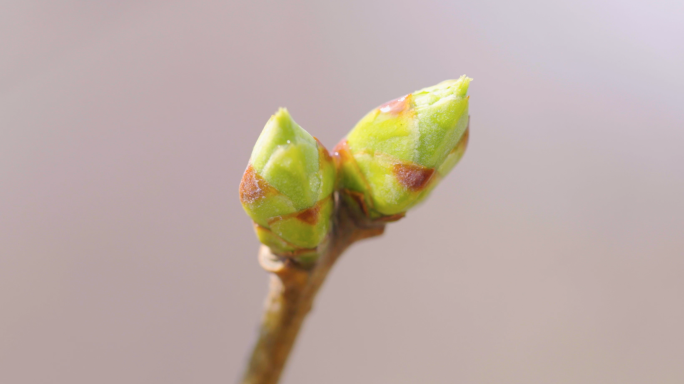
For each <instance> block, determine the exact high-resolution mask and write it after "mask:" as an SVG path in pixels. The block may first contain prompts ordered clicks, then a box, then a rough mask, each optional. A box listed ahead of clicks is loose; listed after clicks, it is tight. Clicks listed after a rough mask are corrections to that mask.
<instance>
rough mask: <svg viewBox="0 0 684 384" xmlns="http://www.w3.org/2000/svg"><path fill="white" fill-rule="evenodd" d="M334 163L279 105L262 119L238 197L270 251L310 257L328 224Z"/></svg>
mask: <svg viewBox="0 0 684 384" xmlns="http://www.w3.org/2000/svg"><path fill="white" fill-rule="evenodd" d="M334 182H335V166H334V163H333V160H332V158H331V157H330V154H329V153H328V151H327V150H326V149H325V147H323V145H322V144H321V143H320V142H319V141H318V140H317V139H316V138H314V137H313V136H311V135H310V134H309V133H308V132H306V131H305V130H304V129H303V128H302V127H300V126H299V125H298V124H297V123H295V121H294V120H292V117H291V116H290V114H289V113H288V112H287V110H286V109H284V108H281V109H279V110H278V112H276V114H275V115H273V116H271V118H270V119H269V120H268V122H267V123H266V126H265V127H264V130H263V131H262V132H261V135H260V136H259V139H258V140H257V142H256V145H255V146H254V150H253V151H252V156H251V158H250V160H249V165H248V166H247V170H246V171H245V174H244V176H243V177H242V182H241V183H240V201H241V202H242V207H243V208H244V209H245V211H246V212H247V214H248V215H249V216H250V217H251V218H252V220H254V223H255V228H256V233H257V236H258V237H259V240H260V241H261V242H262V243H263V244H265V245H267V246H269V247H271V251H272V252H273V253H276V254H280V255H284V256H297V257H298V258H300V259H301V258H306V257H314V256H315V255H316V253H317V252H316V251H317V248H318V247H319V246H320V245H321V244H322V243H323V242H324V241H325V239H326V237H327V235H328V232H330V228H331V217H332V213H333V199H332V192H333V188H334Z"/></svg>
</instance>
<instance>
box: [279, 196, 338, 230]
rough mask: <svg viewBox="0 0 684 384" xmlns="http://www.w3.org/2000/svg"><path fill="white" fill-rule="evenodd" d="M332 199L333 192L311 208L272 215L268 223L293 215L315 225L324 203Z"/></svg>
mask: <svg viewBox="0 0 684 384" xmlns="http://www.w3.org/2000/svg"><path fill="white" fill-rule="evenodd" d="M330 199H332V194H330V195H328V197H325V198H323V199H321V200H319V201H318V202H317V203H316V205H314V206H313V207H311V208H307V209H305V210H303V211H298V212H294V213H290V214H287V215H282V216H276V217H272V218H270V219H269V220H268V225H273V223H276V222H278V221H281V220H286V219H290V218H293V217H295V218H297V219H298V220H300V221H303V222H305V223H307V224H310V225H315V224H316V223H318V219H319V217H320V215H319V214H318V213H319V212H320V210H321V208H322V207H323V205H324V204H326V203H327V202H328V201H329V200H330Z"/></svg>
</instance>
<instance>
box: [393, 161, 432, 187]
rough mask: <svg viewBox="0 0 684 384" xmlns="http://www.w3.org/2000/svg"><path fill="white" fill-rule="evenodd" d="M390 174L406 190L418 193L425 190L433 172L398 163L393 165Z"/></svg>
mask: <svg viewBox="0 0 684 384" xmlns="http://www.w3.org/2000/svg"><path fill="white" fill-rule="evenodd" d="M392 172H393V173H394V175H395V176H396V177H397V179H398V180H399V182H400V183H401V184H403V185H404V186H405V187H406V188H408V189H411V190H414V191H418V190H421V189H423V188H425V186H426V185H427V183H428V181H430V178H431V177H432V175H433V174H434V173H435V170H434V169H433V168H426V167H423V166H420V165H418V164H408V163H398V164H394V166H393V167H392Z"/></svg>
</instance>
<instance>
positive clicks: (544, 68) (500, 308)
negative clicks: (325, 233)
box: [0, 0, 684, 384]
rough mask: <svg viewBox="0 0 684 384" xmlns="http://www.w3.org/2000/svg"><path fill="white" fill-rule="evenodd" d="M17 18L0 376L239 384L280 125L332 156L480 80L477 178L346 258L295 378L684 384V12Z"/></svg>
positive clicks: (218, 9) (1, 73)
mask: <svg viewBox="0 0 684 384" xmlns="http://www.w3.org/2000/svg"><path fill="white" fill-rule="evenodd" d="M0 4H1V5H0V252H1V254H0V382H2V383H7V384H23V383H65V384H66V383H68V384H79V383H84V384H85V383H88V384H91V383H98V384H100V383H103V384H107V383H117V384H118V383H129V384H134V383H165V384H166V383H230V382H234V381H235V380H236V378H237V377H238V376H239V374H240V371H241V370H242V365H243V363H244V362H245V359H246V355H247V351H248V349H249V347H250V345H251V343H252V342H253V340H254V338H255V331H256V324H257V322H258V319H259V317H260V311H261V306H262V300H263V297H264V295H265V293H266V285H267V275H266V274H265V273H264V272H263V271H262V270H260V268H259V266H258V264H257V260H256V251H257V248H258V243H257V241H256V239H255V237H254V235H253V233H252V227H251V225H250V220H249V219H248V218H247V216H246V215H245V214H244V212H243V211H242V208H241V206H240V203H239V201H238V194H237V189H238V184H239V180H240V177H241V174H242V172H243V170H244V168H245V166H246V164H247V160H248V158H249V154H250V152H251V148H252V145H253V144H254V142H255V140H256V138H257V136H258V134H259V132H260V130H261V128H262V127H263V125H264V124H265V122H266V120H267V119H268V117H269V116H270V115H271V114H272V113H273V112H275V111H276V109H277V108H278V107H279V106H286V107H288V108H289V110H290V111H291V113H292V114H293V115H294V118H295V119H296V120H297V121H298V122H299V123H300V124H301V125H302V126H303V127H304V128H305V129H307V130H309V131H310V132H312V133H313V134H314V135H316V136H317V137H318V138H320V139H321V141H322V142H323V143H325V144H326V145H327V146H329V147H332V146H333V145H334V144H335V143H336V142H337V141H338V140H339V139H340V138H341V137H342V136H344V134H345V133H346V132H347V131H348V130H349V129H350V128H351V127H352V126H353V125H354V124H355V122H356V121H357V120H358V119H359V118H360V117H361V116H363V115H364V114H365V113H366V112H367V111H369V110H370V109H372V108H373V107H375V106H377V105H379V104H380V103H382V102H384V101H387V100H390V99H392V98H395V97H397V96H400V95H403V94H405V93H408V92H411V91H413V90H415V89H417V88H421V87H424V86H428V85H432V84H434V83H437V82H439V81H441V80H444V79H448V78H455V77H458V76H459V75H461V74H463V73H466V74H468V75H469V76H471V77H473V78H474V79H475V81H474V82H473V83H472V87H471V92H470V94H471V110H470V111H471V115H472V121H471V141H470V147H469V150H468V153H467V154H466V156H465V158H464V160H463V161H462V163H461V164H460V165H459V166H458V167H457V168H456V169H455V170H454V172H453V173H452V174H451V175H450V176H449V177H448V178H447V179H446V180H445V181H444V182H443V184H442V185H441V186H440V187H439V188H438V189H437V190H436V192H435V193H434V195H433V196H432V198H431V199H430V201H428V202H427V203H426V204H424V205H423V206H421V207H420V208H418V209H416V210H415V211H412V212H410V214H409V215H408V218H407V219H405V220H403V221H401V222H399V223H396V224H393V225H392V226H391V227H390V228H389V229H388V231H387V233H386V235H385V236H384V237H383V238H382V239H377V240H372V241H368V242H366V243H360V244H357V245H355V246H354V247H353V249H352V250H351V251H350V252H349V253H348V254H347V255H346V256H345V257H344V258H343V259H342V260H341V263H340V264H339V265H338V266H337V267H336V269H335V270H334V271H333V273H332V275H331V278H330V279H329V280H328V282H327V283H326V285H325V287H324V289H323V290H322V293H321V295H320V296H319V300H318V301H317V303H316V306H315V308H314V313H313V314H312V315H311V317H310V318H309V319H308V321H307V323H306V328H305V330H304V332H303V334H302V335H301V338H300V340H299V342H298V344H297V346H296V350H295V352H294V354H293V356H292V359H291V362H290V363H291V364H290V365H289V367H288V369H287V371H286V373H285V377H284V380H283V382H284V383H290V384H293V383H330V384H334V383H525V384H529V383H602V384H603V383H620V384H624V383H682V382H684V329H683V327H684V300H683V293H684V279H683V278H682V276H683V271H684V257H683V255H684V236H682V232H683V229H684V202H683V199H682V198H683V197H684V151H682V147H683V146H684V140H683V139H684V108H682V105H683V102H684V71H683V70H682V68H684V23H683V22H682V20H684V3H683V2H681V1H677V2H675V1H672V2H665V1H649V2H638V1H627V2H625V1H609V2H595V1H579V2H578V1H554V2H541V1H539V2H534V1H517V2H505V1H479V2H472V3H470V4H466V3H458V2H448V1H442V2H430V1H427V2H426V1H423V2H402V1H363V2H362V1H358V2H350V1H345V2H342V1H339V2H325V1H313V0H311V1H297V2H285V1H278V2H275V1H274V2H268V3H266V2H256V1H255V2H248V1H244V2H233V1H201V2H195V1H157V2H152V1H89V2H86V1H53V2H48V1H26V0H23V1H8V0H5V1H2V2H1V3H0Z"/></svg>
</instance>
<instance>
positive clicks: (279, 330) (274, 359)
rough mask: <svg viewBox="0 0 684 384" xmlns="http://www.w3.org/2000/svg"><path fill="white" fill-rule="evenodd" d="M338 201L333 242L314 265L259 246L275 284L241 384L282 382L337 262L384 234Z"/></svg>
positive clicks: (376, 224)
mask: <svg viewBox="0 0 684 384" xmlns="http://www.w3.org/2000/svg"><path fill="white" fill-rule="evenodd" d="M336 200H337V201H336V209H335V215H334V216H333V217H334V222H333V231H332V233H331V238H330V242H329V244H328V246H327V248H326V249H325V250H323V251H322V254H321V255H320V256H319V258H318V260H317V261H316V263H315V264H313V265H312V266H309V267H304V266H301V265H298V264H297V263H296V262H295V261H293V260H292V259H290V258H287V257H280V256H277V255H274V254H272V253H271V251H270V249H269V248H268V247H266V246H262V247H261V249H260V251H259V262H260V263H261V266H262V267H263V268H264V269H265V270H267V271H268V272H270V273H271V276H270V278H271V281H270V288H269V292H268V297H267V298H266V303H265V311H264V315H263V318H262V323H261V329H260V331H259V339H258V341H257V343H256V345H255V346H254V350H253V351H252V356H251V358H250V361H249V364H248V366H247V369H246V372H245V375H244V377H243V379H242V384H276V383H277V382H278V379H279V378H280V375H281V373H282V371H283V367H284V366H285V363H286V362H287V358H288V356H289V354H290V351H291V350H292V346H293V344H294V342H295V339H296V338H297V334H298V333H299V329H300V327H301V326H302V323H303V321H304V318H305V317H306V315H307V314H308V313H309V311H310V310H311V306H312V304H313V301H314V298H315V297H316V293H318V289H319V288H320V287H321V285H322V284H323V282H324V281H325V278H326V276H327V275H328V272H330V269H331V268H332V266H333V265H334V264H335V261H337V258H338V257H339V256H340V255H341V254H342V253H343V252H344V251H345V250H346V249H347V248H348V247H349V246H350V245H351V244H352V243H354V242H356V241H359V240H361V239H365V238H369V237H374V236H379V235H381V234H382V233H383V231H384V228H385V225H384V222H380V221H374V222H372V221H368V220H366V219H359V217H361V216H360V215H356V214H354V211H353V210H352V209H350V208H349V206H348V205H346V204H344V203H343V202H342V199H339V198H338V199H336Z"/></svg>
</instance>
